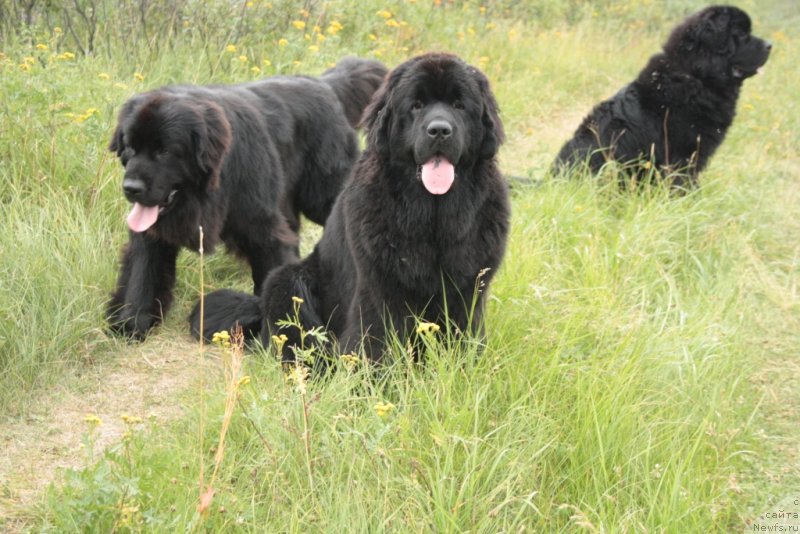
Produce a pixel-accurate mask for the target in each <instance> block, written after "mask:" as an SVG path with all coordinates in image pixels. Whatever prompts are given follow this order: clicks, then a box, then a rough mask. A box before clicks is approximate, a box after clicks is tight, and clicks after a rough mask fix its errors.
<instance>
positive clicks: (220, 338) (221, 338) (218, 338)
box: [211, 330, 231, 347]
mask: <svg viewBox="0 0 800 534" xmlns="http://www.w3.org/2000/svg"><path fill="white" fill-rule="evenodd" d="M211 342H212V343H214V344H215V345H219V346H220V347H227V346H228V345H230V342H231V335H230V334H229V333H228V331H227V330H223V331H221V332H214V335H213V336H211Z"/></svg>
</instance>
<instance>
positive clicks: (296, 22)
mask: <svg viewBox="0 0 800 534" xmlns="http://www.w3.org/2000/svg"><path fill="white" fill-rule="evenodd" d="M292 26H294V27H295V28H297V29H298V30H304V29H305V28H306V23H305V21H303V20H293V21H292Z"/></svg>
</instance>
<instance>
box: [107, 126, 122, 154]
mask: <svg viewBox="0 0 800 534" xmlns="http://www.w3.org/2000/svg"><path fill="white" fill-rule="evenodd" d="M124 146H125V144H124V143H123V142H122V126H120V124H119V123H117V127H116V128H114V133H113V134H111V142H110V143H109V144H108V149H109V150H110V151H111V152H115V153H116V154H117V156H118V157H119V156H121V155H122V148H123V147H124Z"/></svg>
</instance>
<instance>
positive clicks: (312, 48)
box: [308, 45, 319, 53]
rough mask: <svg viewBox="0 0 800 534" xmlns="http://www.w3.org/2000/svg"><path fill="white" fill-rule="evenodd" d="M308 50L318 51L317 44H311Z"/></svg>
mask: <svg viewBox="0 0 800 534" xmlns="http://www.w3.org/2000/svg"><path fill="white" fill-rule="evenodd" d="M308 51H309V52H312V53H316V52H319V47H318V46H317V45H311V46H309V47H308Z"/></svg>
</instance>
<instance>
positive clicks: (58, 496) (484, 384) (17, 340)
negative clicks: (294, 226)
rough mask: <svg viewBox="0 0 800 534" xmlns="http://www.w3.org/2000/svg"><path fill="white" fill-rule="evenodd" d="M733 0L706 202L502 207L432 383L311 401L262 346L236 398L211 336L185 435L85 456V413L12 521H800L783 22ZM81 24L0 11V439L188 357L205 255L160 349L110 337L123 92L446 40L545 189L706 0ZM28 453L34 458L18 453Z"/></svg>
mask: <svg viewBox="0 0 800 534" xmlns="http://www.w3.org/2000/svg"><path fill="white" fill-rule="evenodd" d="M734 3H735V4H736V5H740V6H741V7H743V8H745V9H747V10H748V12H749V13H750V14H751V16H752V17H753V19H754V30H755V33H756V34H759V35H761V36H763V37H766V38H767V39H769V40H771V41H772V42H773V44H774V49H773V53H772V56H771V58H770V61H769V63H768V64H767V65H766V66H765V68H764V69H763V73H762V74H761V75H759V76H757V77H755V78H754V79H752V80H749V81H748V82H746V83H745V86H744V90H743V93H742V96H741V99H740V102H739V107H738V110H739V113H738V116H737V119H736V121H735V124H734V126H733V128H732V129H731V130H730V132H729V134H728V137H727V140H726V141H725V143H724V144H723V146H722V147H721V149H720V150H719V151H718V152H717V154H716V155H715V157H714V158H713V159H712V161H711V164H710V166H709V167H708V169H707V170H706V171H705V173H704V174H703V175H702V176H701V181H702V184H703V186H702V188H701V189H700V190H698V191H696V192H693V193H691V194H689V195H686V196H684V197H681V198H670V197H669V195H668V193H667V192H666V191H664V190H662V189H658V188H655V189H652V190H647V191H644V192H642V193H641V194H625V193H621V192H619V191H618V190H617V188H616V187H614V186H613V185H609V184H610V183H612V179H609V177H606V178H604V179H603V178H601V179H600V180H568V181H561V180H551V179H546V180H545V181H544V183H543V184H542V185H541V186H540V187H535V188H534V187H530V188H527V187H523V188H518V189H517V190H516V191H515V194H514V200H513V219H512V235H511V241H510V244H509V249H508V252H507V256H506V259H505V262H504V265H503V267H502V269H501V272H500V273H498V276H497V278H496V282H495V283H494V285H493V286H492V288H491V302H490V306H489V311H488V324H487V330H488V334H489V339H488V346H487V347H486V348H485V350H483V351H482V353H481V355H480V357H476V355H477V352H478V351H476V349H475V347H474V346H471V345H469V344H465V345H462V346H455V347H454V346H451V345H449V344H447V343H445V342H444V340H442V339H441V338H439V337H436V338H433V339H432V340H431V343H430V346H429V350H428V354H427V363H426V365H425V366H423V367H415V366H410V365H408V364H407V363H406V361H405V360H404V358H403V357H402V354H401V353H402V351H400V350H398V351H397V352H398V358H397V364H396V365H395V366H393V367H391V368H389V369H387V370H385V372H382V373H381V375H380V377H378V378H374V377H373V375H372V373H371V372H370V371H369V370H367V369H364V368H363V365H361V366H358V365H357V366H356V368H355V369H352V370H348V369H346V368H345V367H346V366H344V365H342V367H343V368H342V369H341V372H338V373H335V374H334V376H332V378H331V379H330V380H328V381H324V382H313V381H312V382H309V383H308V384H305V388H302V387H298V385H297V384H296V383H287V382H286V381H285V379H284V376H283V373H282V371H281V369H280V366H279V365H278V364H277V363H276V361H275V359H274V358H273V357H272V356H271V354H269V353H268V352H265V351H255V352H249V353H247V354H245V355H244V361H243V363H242V365H243V369H242V370H241V371H240V372H239V373H238V375H237V376H235V377H233V378H231V377H228V378H227V379H226V374H225V373H224V372H222V370H224V369H226V368H227V367H226V362H228V363H230V362H231V361H234V360H236V358H235V357H236V356H237V353H235V351H233V352H234V353H233V354H232V353H231V351H230V350H228V351H222V352H221V351H220V350H219V349H216V348H211V349H209V350H208V351H207V353H206V354H205V355H204V356H202V358H204V359H205V360H206V361H209V362H211V363H212V367H211V370H210V371H208V372H206V373H199V376H201V378H200V379H199V382H198V379H197V376H198V374H192V375H189V376H187V377H186V380H185V383H183V385H182V386H181V387H174V388H173V389H168V390H165V391H163V392H162V395H163V402H165V403H169V404H174V405H179V406H181V407H182V408H183V411H182V412H181V413H182V415H179V416H176V417H171V418H148V417H147V413H133V414H129V415H126V419H125V421H124V428H125V432H124V434H122V435H121V436H120V438H119V439H118V440H117V441H116V442H115V443H113V444H111V445H110V446H104V447H101V446H100V445H99V443H98V435H99V432H100V430H99V429H100V428H103V426H104V425H107V424H108V421H103V422H102V423H101V424H100V426H98V424H97V423H98V421H96V420H95V419H93V418H92V417H88V418H87V419H86V420H85V421H84V419H83V416H84V415H89V414H88V413H87V414H81V415H80V417H79V419H78V420H77V421H78V426H79V427H80V432H78V433H77V434H78V435H79V437H78V438H77V439H78V440H81V439H82V442H83V447H84V452H83V453H82V454H83V457H85V460H84V461H83V466H82V467H80V468H78V469H69V470H65V471H63V472H62V474H61V476H59V477H58V480H57V481H56V482H55V483H54V484H53V485H52V486H50V487H49V488H47V489H46V490H44V489H42V490H41V491H39V492H37V493H36V495H35V496H34V497H33V498H32V499H27V500H25V502H23V500H22V499H20V498H19V490H18V486H19V484H20V483H22V481H21V480H19V475H17V476H16V477H15V475H14V471H13V470H11V471H9V472H6V473H2V475H3V477H2V478H0V504H4V503H5V504H6V505H7V506H6V507H5V508H0V510H5V511H6V514H5V517H4V514H3V513H0V530H3V529H18V530H26V529H34V530H45V531H55V532H62V531H97V532H109V531H129V530H130V531H139V530H145V531H159V532H174V531H180V530H203V531H214V532H218V531H219V532H223V531H225V532H227V531H231V530H234V529H240V530H245V531H247V530H254V531H291V532H309V531H310V532H383V531H390V532H423V531H425V532H428V531H434V532H460V531H472V532H520V531H523V530H525V529H527V530H528V531H554V532H562V531H563V532H572V531H580V530H585V531H589V532H643V531H656V532H662V531H663V532H728V531H741V530H743V529H745V528H749V529H751V530H752V528H753V527H752V525H750V526H747V525H749V524H750V523H752V522H753V521H756V522H757V523H758V521H760V519H758V517H759V515H760V514H762V513H764V512H767V511H768V510H771V509H772V508H774V509H775V511H776V512H777V511H778V509H781V510H783V511H788V510H791V511H796V512H798V513H800V507H797V506H794V508H797V510H795V509H794V508H792V506H793V505H786V504H781V503H783V502H784V499H786V498H788V497H790V496H794V498H798V497H800V457H799V456H798V455H799V454H800V452H799V451H798V445H797V444H798V443H800V431H798V430H797V428H796V426H797V425H796V422H797V421H799V420H800V393H799V392H798V388H797V385H796V384H797V383H798V382H797V381H798V380H800V362H798V361H797V349H798V347H800V334H798V332H800V295H799V294H798V289H797V287H798V282H800V221H798V217H797V214H798V205H800V204H799V202H800V96H798V91H797V88H798V87H800V72H799V71H798V69H797V68H796V65H797V63H798V60H800V53H798V51H797V44H798V40H797V39H798V37H797V32H796V29H797V28H798V27H800V13H798V11H797V9H796V5H795V2H794V1H793V0H764V1H759V2H755V1H737V2H734ZM18 4H19V2H12V3H11V5H12V6H17V5H18ZM433 4H435V5H433ZM440 4H441V5H440ZM77 5H79V6H83V5H85V3H84V2H78V4H77ZM93 5H96V6H97V9H96V10H95V13H96V14H97V21H96V22H94V23H92V22H91V20H92V19H91V17H88V16H87V18H82V17H81V16H80V13H78V12H76V11H74V10H72V9H71V8H69V9H64V10H57V9H56V8H53V11H52V13H49V14H48V15H49V16H45V14H44V13H40V12H34V13H33V16H32V20H31V25H30V26H24V25H21V24H16V22H15V21H16V20H17V19H15V18H14V17H13V16H11V15H15V16H18V17H22V18H24V13H19V14H16V13H13V12H12V11H11V10H10V8H8V7H4V8H3V9H5V10H6V11H5V13H4V14H6V15H7V16H6V17H5V19H0V27H1V30H0V31H2V33H1V34H0V38H1V39H2V40H1V41H0V95H2V97H0V206H2V210H0V228H2V229H3V230H4V231H3V232H0V448H2V447H4V446H7V447H11V446H12V445H13V443H12V441H13V440H12V438H11V437H9V436H11V434H10V433H9V434H7V435H4V431H5V430H6V429H7V428H9V425H12V424H17V423H19V422H25V421H26V420H28V419H30V418H31V414H34V413H37V409H38V408H39V407H40V406H42V405H43V404H46V403H48V402H53V401H52V399H50V397H49V394H50V392H52V391H53V390H55V389H56V388H59V389H60V390H62V391H63V390H64V389H66V390H69V391H71V392H73V393H74V395H73V397H75V396H80V395H81V394H83V393H85V392H87V390H91V389H93V388H95V386H98V387H99V385H100V383H101V382H102V381H103V377H102V376H98V375H97V374H96V373H93V370H95V369H97V368H103V369H113V368H114V366H115V364H116V362H118V361H119V359H120V358H121V355H122V354H132V353H133V354H139V353H138V352H137V351H142V352H141V354H153V353H164V354H166V355H168V354H169V353H170V352H171V351H175V352H181V353H187V352H188V353H196V354H197V355H196V356H193V357H196V358H201V356H200V353H199V350H198V348H197V347H196V345H195V344H194V342H193V341H192V340H191V338H190V337H189V336H188V332H187V326H186V320H185V319H186V315H187V314H188V310H189V309H190V307H191V305H192V304H193V302H194V301H195V300H196V299H197V297H198V295H199V289H200V282H199V270H200V262H199V259H198V257H197V256H196V255H193V254H189V253H184V254H183V255H182V256H181V258H180V260H179V278H178V284H177V288H176V304H175V307H174V309H173V312H172V313H171V314H170V315H169V317H168V318H167V321H166V323H165V325H164V326H163V327H161V328H160V329H159V330H158V331H157V332H156V333H154V335H152V336H151V337H149V338H148V339H147V341H145V342H144V343H143V344H142V345H134V346H130V345H128V344H127V343H125V342H124V341H121V340H118V339H115V338H113V337H111V336H109V335H107V333H106V332H105V331H104V325H103V320H102V309H103V304H104V302H105V300H106V298H107V296H108V292H109V291H110V289H111V288H112V286H113V282H114V279H115V276H116V268H117V260H118V251H119V248H120V247H121V245H122V244H123V243H124V242H125V240H126V229H125V223H124V217H125V213H126V211H127V209H128V205H127V203H126V201H125V199H124V198H123V196H122V195H121V188H120V183H121V174H122V173H121V168H120V167H119V164H118V163H117V162H116V161H115V160H114V159H113V158H112V157H111V154H110V153H109V152H108V151H107V149H106V147H107V144H108V141H109V139H110V134H111V131H112V128H113V125H114V123H115V117H116V112H117V110H118V108H119V106H120V105H121V104H122V103H123V102H124V101H125V100H126V99H127V98H128V97H129V96H131V95H132V94H134V93H136V92H138V91H142V90H146V89H149V88H152V87H156V86H159V85H163V84H168V83H175V82H194V83H211V82H236V81H243V80H251V79H256V78H259V77H262V76H265V75H272V74H286V73H307V74H317V73H319V72H321V71H322V70H324V69H325V68H327V67H328V66H329V65H330V64H331V63H333V62H335V61H336V60H337V59H338V58H340V57H342V56H343V55H346V54H357V55H362V56H367V57H373V58H378V59H381V60H382V61H385V62H386V63H387V65H389V66H394V65H396V64H397V63H399V62H400V61H402V60H403V59H405V58H407V57H409V56H411V55H413V54H416V53H419V52H423V51H427V50H446V51H452V52H456V53H458V54H459V55H461V56H462V57H463V58H464V59H465V60H467V61H469V62H470V63H472V64H474V65H476V66H479V67H480V68H481V69H483V70H484V71H485V72H486V73H487V75H488V76H489V78H490V80H491V81H492V84H493V88H494V91H495V93H496V95H497V98H498V101H499V103H500V106H501V110H502V117H503V120H504V123H505V127H506V132H507V134H508V141H507V143H506V145H505V146H504V148H503V150H502V151H501V157H500V159H501V164H502V168H503V169H504V170H505V171H506V172H509V173H512V174H516V175H525V176H531V177H534V178H537V179H538V178H545V170H546V169H547V167H548V165H549V163H550V162H551V160H552V158H553V157H554V155H555V153H556V152H557V150H558V148H559V147H560V145H561V143H563V142H564V141H565V140H566V139H567V138H568V136H569V135H570V134H571V132H572V131H573V130H574V128H575V127H576V126H577V123H578V121H579V120H580V119H581V117H582V116H583V115H584V114H585V113H586V112H587V111H588V110H589V108H590V107H591V105H592V104H593V103H594V102H596V101H597V100H599V99H601V98H604V97H607V96H609V95H610V94H612V93H613V92H614V91H616V90H617V89H618V88H619V87H620V86H621V85H623V84H624V83H627V82H628V81H630V80H631V79H632V78H633V77H634V76H635V74H636V73H637V72H638V70H639V69H640V68H641V67H642V66H643V65H644V63H645V61H646V59H647V58H648V57H649V56H650V55H651V54H652V53H654V52H655V51H656V50H657V49H658V47H659V45H660V43H662V42H663V41H664V40H665V38H666V35H667V33H668V31H669V28H671V26H673V25H674V24H676V23H677V22H678V21H680V20H681V19H682V18H683V16H685V15H686V14H688V13H690V12H691V11H693V10H695V9H697V8H699V7H701V6H703V5H705V3H704V2H699V1H694V0H674V1H670V2H653V1H650V0H628V1H621V0H620V1H618V0H604V1H601V2H579V1H576V0H547V1H544V2H530V3H524V2H523V3H519V2H512V1H501V2H492V3H487V4H486V7H482V6H481V5H480V4H478V3H473V2H447V1H443V2H423V1H421V0H419V1H416V2H415V1H407V2H377V1H375V0H366V1H363V2H354V1H346V0H330V1H328V2H324V3H323V2H317V1H310V2H306V3H305V7H304V8H303V9H300V8H301V7H302V5H301V4H300V3H295V2H284V1H280V0H278V1H274V2H262V1H260V0H257V1H253V2H247V3H241V2H240V3H236V4H235V5H234V4H233V3H228V2H221V1H220V2H206V3H203V2H200V3H197V2H191V1H188V0H186V1H184V2H166V1H163V2H162V1H154V2H151V3H144V4H139V3H136V4H134V3H133V2H130V1H119V2H111V1H107V2H105V1H104V0H98V1H97V2H96V3H94V4H93ZM113 5H119V6H123V7H124V8H123V9H117V10H114V9H111V8H110V6H113ZM139 5H145V8H142V9H141V10H139V9H138V7H136V6H139ZM67 17H69V18H67ZM68 23H69V25H68ZM318 232H319V230H318V229H314V228H309V229H308V231H307V232H306V234H305V235H304V247H306V249H307V248H308V247H310V246H311V245H312V244H313V240H314V238H315V236H317V235H318ZM204 270H205V274H206V285H207V288H209V289H210V288H217V287H230V286H235V287H242V288H246V287H248V285H249V281H248V278H249V273H248V270H247V269H246V268H244V266H242V265H241V264H239V263H237V262H236V261H235V260H232V259H230V258H227V257H225V256H224V255H222V254H219V255H217V256H215V257H212V258H207V259H206V261H205V265H204ZM144 351H148V352H144ZM142 357H144V358H145V359H147V358H146V356H142ZM197 367H198V368H200V369H202V368H203V367H202V366H199V365H198V366H197ZM239 376H247V377H249V378H248V379H247V380H243V381H241V382H239V378H238V377H239ZM176 378H180V377H176ZM154 380H155V379H154ZM114 387H115V388H116V390H117V391H116V393H114V394H118V395H124V390H125V388H126V383H125V381H124V380H121V381H120V382H119V383H118V384H115V385H114ZM236 395H238V402H236V401H235V398H236ZM73 411H74V410H73ZM48 413H49V414H51V415H50V416H52V414H55V413H59V412H58V410H56V409H55V408H53V409H52V410H51V411H49V412H48ZM119 415H122V414H116V417H118V416H119ZM50 416H49V417H50ZM49 424H50V422H49V421H48V420H47V418H45V419H44V420H43V421H39V422H38V424H37V425H36V426H34V427H32V428H33V429H34V432H35V433H41V435H42V436H46V435H47V433H48V425H49ZM223 429H224V430H225V442H224V446H220V442H219V439H220V435H221V433H222V432H223ZM75 445H77V443H76V444H75ZM23 452H24V451H23ZM215 455H216V458H217V459H216V460H215ZM18 460H19V463H31V464H32V466H31V468H32V469H33V470H35V469H37V468H42V469H44V468H45V466H44V465H41V466H38V465H37V462H41V461H42V460H41V458H39V457H38V456H37V454H36V452H35V451H33V450H31V451H30V454H29V455H22V456H20V457H19V458H18ZM15 461H16V460H15ZM10 463H14V462H10ZM215 465H217V467H216V468H215ZM212 472H213V473H214V474H213V475H212ZM201 480H202V487H203V491H202V492H201V490H200V489H199V488H200V486H201ZM209 486H210V487H212V488H213V490H214V494H213V500H212V501H211V503H210V505H209V506H208V507H207V508H206V509H205V511H204V513H199V512H198V504H199V503H200V500H201V493H205V490H206V488H207V487H209ZM207 495H208V494H207ZM787 506H789V507H788V508H787ZM746 526H747V527H746ZM4 527H5V528H4Z"/></svg>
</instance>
